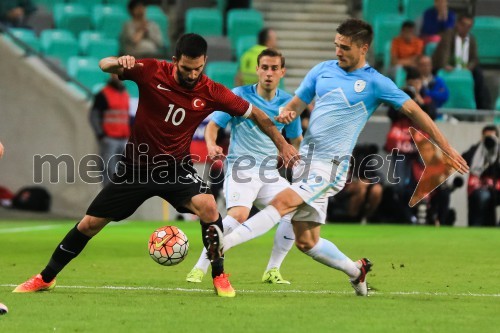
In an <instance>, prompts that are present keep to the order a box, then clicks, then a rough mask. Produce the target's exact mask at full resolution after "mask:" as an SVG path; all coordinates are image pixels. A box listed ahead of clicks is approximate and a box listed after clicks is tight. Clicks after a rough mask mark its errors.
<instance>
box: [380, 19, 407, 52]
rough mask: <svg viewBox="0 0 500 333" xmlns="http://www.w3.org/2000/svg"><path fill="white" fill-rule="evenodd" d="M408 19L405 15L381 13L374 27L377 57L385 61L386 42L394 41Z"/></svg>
mask: <svg viewBox="0 0 500 333" xmlns="http://www.w3.org/2000/svg"><path fill="white" fill-rule="evenodd" d="M405 20H406V17H405V16H403V15H390V14H389V15H379V16H377V18H376V19H375V24H374V28H373V33H374V35H375V36H374V43H373V44H374V51H375V59H376V60H377V61H383V59H384V51H385V47H386V43H387V42H390V41H392V39H393V38H394V37H396V36H397V35H398V34H399V32H400V30H401V25H402V24H403V22H404V21H405Z"/></svg>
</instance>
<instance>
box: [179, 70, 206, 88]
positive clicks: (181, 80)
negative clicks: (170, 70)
mask: <svg viewBox="0 0 500 333" xmlns="http://www.w3.org/2000/svg"><path fill="white" fill-rule="evenodd" d="M200 77H201V75H200V76H198V78H196V80H193V81H190V80H186V79H185V78H184V77H183V76H182V75H181V74H180V73H179V72H177V79H178V80H179V85H180V86H181V87H183V88H187V89H193V88H194V87H195V86H196V84H197V83H198V81H199V80H200Z"/></svg>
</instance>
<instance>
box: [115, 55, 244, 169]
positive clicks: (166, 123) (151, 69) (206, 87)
mask: <svg viewBox="0 0 500 333" xmlns="http://www.w3.org/2000/svg"><path fill="white" fill-rule="evenodd" d="M136 62H138V63H142V64H144V66H135V67H134V68H132V69H129V70H127V69H125V70H124V73H123V76H122V79H126V80H132V81H134V82H136V83H137V86H138V87H139V105H138V107H137V114H136V116H135V122H134V126H133V128H132V133H131V136H130V139H129V144H127V148H126V154H125V163H126V164H128V165H134V166H138V165H141V166H142V165H145V164H146V163H148V169H151V168H153V167H154V166H155V165H157V164H156V163H158V162H160V161H167V162H169V163H171V162H172V158H173V159H174V160H175V162H176V163H179V162H181V161H182V160H183V159H185V158H186V157H188V156H189V155H190V154H189V147H190V144H191V140H192V138H193V134H194V132H195V131H196V128H197V127H198V125H199V124H200V123H201V122H202V121H203V119H205V118H206V117H207V116H208V115H209V114H210V113H212V112H214V111H216V110H219V111H224V112H227V113H229V114H231V115H233V116H248V115H249V114H250V112H251V109H252V106H251V104H250V103H248V102H247V101H245V100H244V99H242V98H241V97H239V96H236V95H235V94H233V93H232V92H231V90H229V89H227V88H226V87H224V86H223V85H222V84H219V83H216V82H214V81H212V80H211V79H209V78H208V77H207V76H206V75H204V74H202V76H201V78H200V79H199V81H198V83H197V84H196V86H195V87H194V88H193V89H187V88H184V87H182V86H180V85H179V84H178V83H177V82H176V81H175V78H174V73H175V71H176V70H177V69H176V67H175V66H174V65H173V64H171V63H168V62H166V61H160V60H156V59H141V60H138V61H136ZM139 155H141V156H139Z"/></svg>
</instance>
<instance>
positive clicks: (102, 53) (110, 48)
mask: <svg viewBox="0 0 500 333" xmlns="http://www.w3.org/2000/svg"><path fill="white" fill-rule="evenodd" d="M119 53H120V43H119V42H118V40H117V39H115V38H102V39H91V40H89V42H88V45H87V53H86V54H85V55H86V56H89V57H93V58H97V59H102V58H105V57H111V56H118V55H119Z"/></svg>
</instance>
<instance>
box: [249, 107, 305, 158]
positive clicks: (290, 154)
mask: <svg viewBox="0 0 500 333" xmlns="http://www.w3.org/2000/svg"><path fill="white" fill-rule="evenodd" d="M248 118H249V119H251V120H253V122H254V123H256V124H257V126H258V127H259V128H260V130H261V131H262V132H264V133H265V134H266V135H267V136H268V137H270V138H271V140H272V141H273V142H274V144H275V145H276V147H277V148H278V151H279V152H280V154H281V157H283V160H284V161H285V164H287V165H288V163H290V165H293V164H294V163H295V162H296V161H297V160H298V159H299V154H298V153H297V150H296V149H295V148H294V147H293V146H292V145H291V144H289V143H288V142H286V140H285V138H284V137H283V135H281V133H280V131H278V128H276V126H275V125H274V123H273V121H272V120H271V119H270V118H269V117H268V116H267V114H265V113H264V111H262V110H261V109H259V108H258V107H256V106H255V105H253V106H252V113H251V114H250V116H249V117H248Z"/></svg>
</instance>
